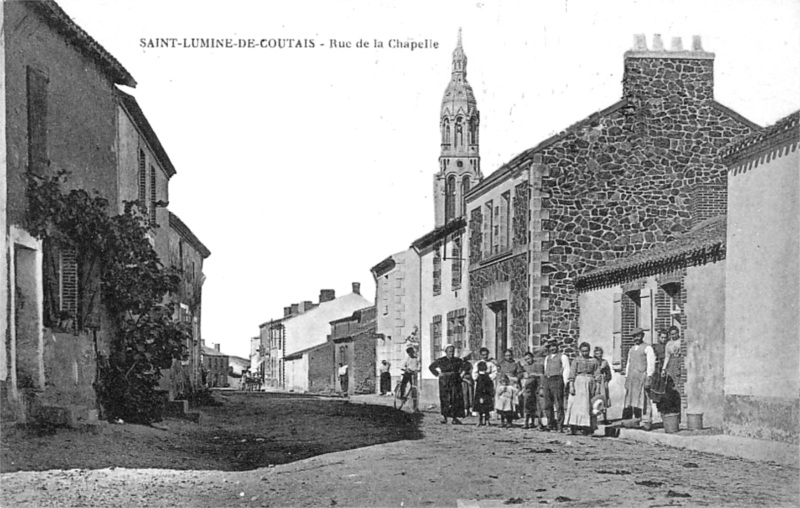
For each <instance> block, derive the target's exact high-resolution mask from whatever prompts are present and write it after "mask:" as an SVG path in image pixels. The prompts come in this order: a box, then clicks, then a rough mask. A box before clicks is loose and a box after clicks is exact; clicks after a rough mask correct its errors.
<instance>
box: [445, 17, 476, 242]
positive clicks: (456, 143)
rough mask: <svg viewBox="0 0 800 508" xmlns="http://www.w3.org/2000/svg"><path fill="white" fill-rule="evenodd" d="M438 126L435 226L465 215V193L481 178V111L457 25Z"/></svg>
mask: <svg viewBox="0 0 800 508" xmlns="http://www.w3.org/2000/svg"><path fill="white" fill-rule="evenodd" d="M439 128H440V131H441V155H440V156H439V172H438V173H437V174H436V175H435V176H434V183H433V190H434V208H435V210H434V211H435V215H436V227H439V226H443V225H444V224H446V223H448V222H450V221H451V220H453V219H455V218H458V217H461V216H463V215H465V211H464V210H463V198H464V195H465V194H466V193H467V192H468V191H469V189H471V188H472V187H474V186H475V184H477V183H478V182H479V181H480V180H481V179H482V178H483V175H481V170H480V155H479V149H478V147H479V137H478V132H479V128H480V112H479V111H478V106H477V102H476V101H475V94H474V93H473V91H472V87H471V86H470V85H469V83H468V82H467V55H466V53H464V48H463V46H462V42H461V29H460V28H459V30H458V43H457V44H456V49H455V50H453V68H452V72H451V75H450V83H448V85H447V88H446V89H445V91H444V97H443V98H442V107H441V114H440V119H439Z"/></svg>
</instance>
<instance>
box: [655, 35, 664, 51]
mask: <svg viewBox="0 0 800 508" xmlns="http://www.w3.org/2000/svg"><path fill="white" fill-rule="evenodd" d="M653 51H664V41H662V40H661V34H653Z"/></svg>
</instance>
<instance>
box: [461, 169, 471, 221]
mask: <svg viewBox="0 0 800 508" xmlns="http://www.w3.org/2000/svg"><path fill="white" fill-rule="evenodd" d="M469 186H470V182H469V176H465V177H464V178H462V179H461V215H462V216H464V215H467V200H466V199H464V198H465V196H466V195H467V193H468V192H469Z"/></svg>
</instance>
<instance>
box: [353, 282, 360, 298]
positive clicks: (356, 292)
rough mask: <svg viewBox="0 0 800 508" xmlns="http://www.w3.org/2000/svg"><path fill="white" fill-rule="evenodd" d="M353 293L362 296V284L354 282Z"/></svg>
mask: <svg viewBox="0 0 800 508" xmlns="http://www.w3.org/2000/svg"><path fill="white" fill-rule="evenodd" d="M353 293H355V294H357V295H360V294H361V283H360V282H354V283H353Z"/></svg>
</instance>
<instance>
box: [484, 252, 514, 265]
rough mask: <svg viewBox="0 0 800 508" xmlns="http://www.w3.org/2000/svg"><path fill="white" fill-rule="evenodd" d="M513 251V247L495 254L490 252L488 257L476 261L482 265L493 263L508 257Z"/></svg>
mask: <svg viewBox="0 0 800 508" xmlns="http://www.w3.org/2000/svg"><path fill="white" fill-rule="evenodd" d="M513 252H514V251H513V249H506V250H504V251H503V252H498V253H497V254H492V255H491V256H489V257H488V258H484V259H481V260H480V261H479V262H478V265H480V266H483V265H488V264H490V263H494V262H495V261H500V260H501V259H505V258H507V257H510V256H511V254H512V253H513Z"/></svg>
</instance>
